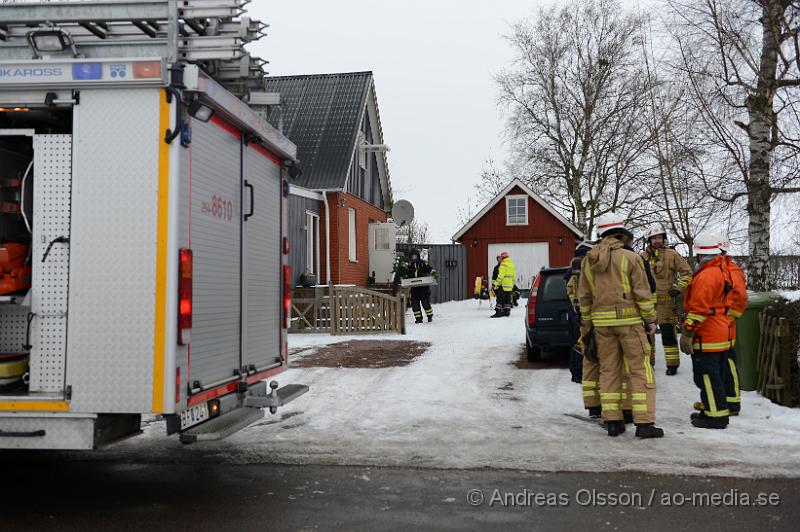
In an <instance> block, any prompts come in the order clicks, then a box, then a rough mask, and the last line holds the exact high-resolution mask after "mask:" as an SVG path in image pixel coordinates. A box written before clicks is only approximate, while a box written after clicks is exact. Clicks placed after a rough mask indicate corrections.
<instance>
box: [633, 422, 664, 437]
mask: <svg viewBox="0 0 800 532" xmlns="http://www.w3.org/2000/svg"><path fill="white" fill-rule="evenodd" d="M636 437H637V438H643V439H644V438H663V437H664V429H660V428H658V427H656V426H655V425H654V424H653V423H642V424H641V425H636Z"/></svg>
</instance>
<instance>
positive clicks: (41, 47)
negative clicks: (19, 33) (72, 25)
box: [25, 26, 78, 59]
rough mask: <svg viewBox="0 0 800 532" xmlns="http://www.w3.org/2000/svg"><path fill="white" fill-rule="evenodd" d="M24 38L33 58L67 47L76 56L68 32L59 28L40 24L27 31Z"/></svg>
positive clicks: (73, 44)
mask: <svg viewBox="0 0 800 532" xmlns="http://www.w3.org/2000/svg"><path fill="white" fill-rule="evenodd" d="M25 38H26V39H27V41H28V46H30V47H31V50H33V58H34V59H39V58H40V57H42V55H43V54H54V53H59V52H63V51H65V50H67V49H69V50H70V52H72V56H73V57H78V51H77V50H76V49H75V42H74V41H73V40H72V37H71V36H70V34H69V33H67V32H66V31H64V30H62V29H61V28H57V27H55V26H41V27H40V28H38V29H35V30H31V31H29V32H28V33H27V34H26V35H25Z"/></svg>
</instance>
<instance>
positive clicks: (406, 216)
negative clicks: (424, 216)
mask: <svg viewBox="0 0 800 532" xmlns="http://www.w3.org/2000/svg"><path fill="white" fill-rule="evenodd" d="M392 219H394V223H395V224H397V227H403V226H404V225H408V224H410V223H411V220H413V219H414V206H413V205H411V202H409V201H407V200H400V201H396V202H394V205H393V206H392Z"/></svg>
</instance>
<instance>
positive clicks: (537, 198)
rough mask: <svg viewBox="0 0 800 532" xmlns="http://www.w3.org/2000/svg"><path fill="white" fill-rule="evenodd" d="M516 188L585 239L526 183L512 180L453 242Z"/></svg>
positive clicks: (460, 230) (455, 236) (579, 231)
mask: <svg viewBox="0 0 800 532" xmlns="http://www.w3.org/2000/svg"><path fill="white" fill-rule="evenodd" d="M514 187H519V188H520V189H522V191H523V192H525V194H527V195H528V196H530V197H531V198H532V199H533V201H535V202H536V203H538V204H539V205H541V206H542V207H544V209H545V210H546V211H547V212H549V213H550V214H552V215H553V216H555V217H556V219H557V220H558V221H559V222H561V223H562V224H564V225H565V226H566V227H567V228H568V229H569V230H570V231H572V232H573V233H575V234H576V235H577V236H578V237H579V238H583V232H581V230H580V229H578V228H577V227H575V226H574V225H573V224H572V222H570V221H569V220H567V219H566V218H564V217H563V216H561V214H559V213H558V211H556V210H555V209H554V208H553V207H552V206H551V205H550V204H549V203H547V202H546V201H545V200H543V199H542V198H541V197H540V196H539V195H538V194H536V193H535V192H534V191H533V190H531V189H530V188H529V187H528V186H527V185H526V184H525V183H523V182H522V181H520V180H519V179H514V180H512V181H511V182H510V183H509V184H508V186H506V188H504V189H503V190H501V191H500V193H499V194H497V196H495V197H494V198H493V199H492V201H490V202H489V203H487V204H486V206H485V207H484V208H483V209H481V211H480V212H479V213H478V214H476V215H475V216H473V217H472V219H471V220H470V221H468V222H467V223H466V225H464V227H462V228H461V229H459V231H458V232H457V233H456V234H454V235H453V242H457V241H458V240H460V239H461V237H463V236H464V234H465V233H466V232H467V231H469V230H470V228H471V227H472V226H473V225H475V224H476V223H478V220H480V219H481V218H483V217H484V215H486V213H487V212H489V211H490V210H491V209H492V207H494V206H495V205H497V204H498V203H499V202H500V200H501V199H503V198H505V197H506V196H507V195H508V194H509V193H510V192H511V191H512V190H514Z"/></svg>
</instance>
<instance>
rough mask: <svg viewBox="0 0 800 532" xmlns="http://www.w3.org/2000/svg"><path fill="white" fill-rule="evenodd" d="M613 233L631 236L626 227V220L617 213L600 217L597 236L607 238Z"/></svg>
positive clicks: (608, 213)
mask: <svg viewBox="0 0 800 532" xmlns="http://www.w3.org/2000/svg"><path fill="white" fill-rule="evenodd" d="M612 232H615V233H627V234H630V231H629V230H628V228H627V227H625V218H623V217H622V216H621V215H619V214H617V213H615V212H607V213H605V214H602V215H600V216H599V217H598V218H597V236H605V235H607V234H609V233H612Z"/></svg>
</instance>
